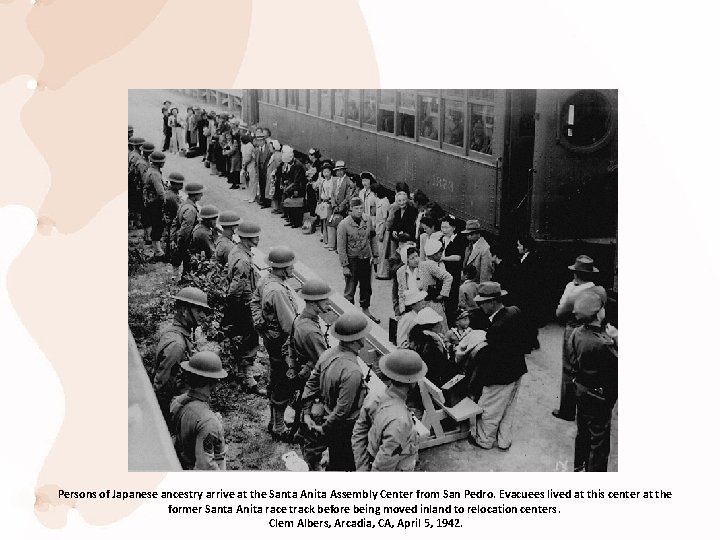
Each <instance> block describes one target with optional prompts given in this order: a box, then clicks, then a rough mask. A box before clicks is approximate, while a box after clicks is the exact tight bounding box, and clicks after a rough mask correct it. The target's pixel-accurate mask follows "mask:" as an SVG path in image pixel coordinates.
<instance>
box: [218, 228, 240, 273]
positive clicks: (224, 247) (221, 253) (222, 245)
mask: <svg viewBox="0 0 720 540" xmlns="http://www.w3.org/2000/svg"><path fill="white" fill-rule="evenodd" d="M235 245H236V244H235V242H233V241H232V240H230V238H228V237H226V236H220V237H219V238H218V239H217V242H215V260H216V261H217V262H218V263H219V264H220V266H221V267H222V268H223V269H225V268H226V267H227V263H228V259H229V255H230V252H231V251H232V250H233V248H234V247H235Z"/></svg>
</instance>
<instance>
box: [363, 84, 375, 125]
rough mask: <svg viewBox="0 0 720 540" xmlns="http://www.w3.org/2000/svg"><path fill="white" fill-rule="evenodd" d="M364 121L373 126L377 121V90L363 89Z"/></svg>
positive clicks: (365, 123) (364, 123)
mask: <svg viewBox="0 0 720 540" xmlns="http://www.w3.org/2000/svg"><path fill="white" fill-rule="evenodd" d="M362 104H363V106H362V123H363V125H364V126H373V127H375V124H376V122H377V90H363V101H362Z"/></svg>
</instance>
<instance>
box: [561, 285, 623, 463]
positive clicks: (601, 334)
mask: <svg viewBox="0 0 720 540" xmlns="http://www.w3.org/2000/svg"><path fill="white" fill-rule="evenodd" d="M606 299H607V294H606V293H605V289H603V288H602V287H593V288H591V289H587V290H585V291H582V292H581V293H580V294H579V295H578V297H577V299H576V300H575V302H574V306H573V314H574V315H575V318H577V320H578V322H579V323H580V324H581V326H579V327H577V328H576V329H575V330H573V332H572V333H571V334H570V337H569V339H568V341H569V353H570V358H571V359H572V361H573V364H574V366H575V370H576V371H575V378H574V383H575V388H576V393H577V415H576V420H577V437H576V439H575V471H587V472H590V471H593V472H594V471H607V462H608V456H609V455H610V430H611V424H612V411H613V407H614V406H615V402H616V401H617V398H618V350H617V343H616V338H617V330H616V329H615V328H613V327H612V326H610V325H608V326H607V327H606V329H605V330H603V327H602V324H603V320H604V319H605V301H606Z"/></svg>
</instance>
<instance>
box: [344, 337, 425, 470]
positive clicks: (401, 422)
mask: <svg viewBox="0 0 720 540" xmlns="http://www.w3.org/2000/svg"><path fill="white" fill-rule="evenodd" d="M380 371H382V372H383V373H384V374H385V375H386V376H387V377H388V379H390V380H389V382H388V386H387V388H385V390H384V391H383V392H382V393H380V394H379V395H375V396H372V397H371V398H370V399H368V400H367V401H366V402H365V404H364V405H363V408H362V410H361V411H360V416H359V417H358V420H357V422H356V423H355V427H354V428H353V435H352V447H353V453H354V454H355V466H356V468H357V470H358V471H412V470H414V469H415V463H416V462H417V455H418V434H417V431H416V430H415V420H414V417H413V415H412V413H411V412H410V409H408V407H407V403H406V402H407V397H408V394H409V393H410V391H411V390H412V389H413V388H414V387H415V386H416V385H417V383H418V381H420V380H421V379H422V378H423V377H424V376H425V374H426V373H427V365H426V364H425V362H423V360H422V358H420V355H419V354H418V353H416V352H415V351H410V350H407V349H398V350H396V351H393V352H391V353H390V354H387V355H385V356H383V357H382V358H381V359H380Z"/></svg>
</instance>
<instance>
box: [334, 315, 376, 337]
mask: <svg viewBox="0 0 720 540" xmlns="http://www.w3.org/2000/svg"><path fill="white" fill-rule="evenodd" d="M330 333H331V334H332V335H333V337H335V338H336V339H338V340H340V341H356V340H358V339H362V338H364V337H365V336H367V335H368V334H369V333H370V321H369V319H368V318H367V317H365V315H363V314H362V313H360V312H359V311H348V312H347V313H343V314H342V315H340V318H339V319H338V320H337V321H335V322H334V323H333V325H332V326H331V327H330Z"/></svg>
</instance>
